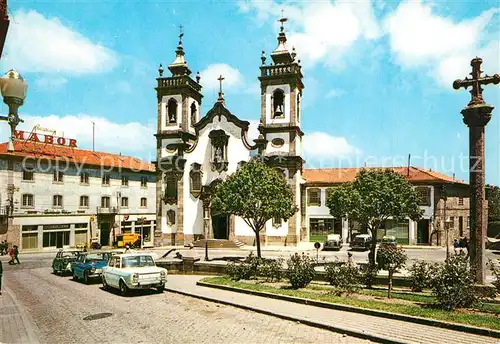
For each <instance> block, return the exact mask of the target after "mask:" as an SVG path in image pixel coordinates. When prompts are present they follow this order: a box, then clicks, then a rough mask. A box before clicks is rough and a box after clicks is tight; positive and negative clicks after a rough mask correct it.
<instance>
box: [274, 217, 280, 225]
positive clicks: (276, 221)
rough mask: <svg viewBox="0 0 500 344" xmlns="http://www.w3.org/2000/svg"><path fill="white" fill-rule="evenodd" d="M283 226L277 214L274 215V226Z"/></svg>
mask: <svg viewBox="0 0 500 344" xmlns="http://www.w3.org/2000/svg"><path fill="white" fill-rule="evenodd" d="M280 226H281V219H280V218H279V217H277V216H275V217H273V227H280Z"/></svg>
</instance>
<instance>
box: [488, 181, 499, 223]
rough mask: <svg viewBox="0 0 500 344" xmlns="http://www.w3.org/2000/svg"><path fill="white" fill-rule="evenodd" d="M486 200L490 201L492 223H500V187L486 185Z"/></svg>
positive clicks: (489, 214) (489, 215) (489, 216)
mask: <svg viewBox="0 0 500 344" xmlns="http://www.w3.org/2000/svg"><path fill="white" fill-rule="evenodd" d="M486 199H487V200H488V218H489V219H490V221H492V222H493V221H500V187H498V186H495V185H486Z"/></svg>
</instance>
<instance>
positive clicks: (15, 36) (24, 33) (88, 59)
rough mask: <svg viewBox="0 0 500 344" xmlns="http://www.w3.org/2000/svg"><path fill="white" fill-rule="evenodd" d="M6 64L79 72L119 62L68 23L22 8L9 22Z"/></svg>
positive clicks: (32, 69) (24, 69)
mask: <svg viewBox="0 0 500 344" xmlns="http://www.w3.org/2000/svg"><path fill="white" fill-rule="evenodd" d="M2 62H3V63H4V65H6V66H7V68H16V69H18V70H19V71H21V73H23V72H41V73H54V72H58V73H64V74H69V75H79V74H85V73H95V72H103V71H107V70H110V69H112V68H114V67H115V66H116V64H117V57H116V54H115V53H114V52H113V51H112V50H110V49H107V48H105V47H103V46H101V45H99V44H95V43H93V42H91V41H90V40H89V39H88V38H86V37H84V36H83V35H82V34H80V33H78V32H76V31H74V30H72V29H71V28H69V27H67V26H65V25H64V24H63V23H62V22H61V21H60V20H59V19H58V18H46V17H44V16H43V15H42V14H40V13H38V12H37V11H34V10H30V11H24V10H19V11H17V12H15V13H14V15H13V16H12V18H11V21H10V26H9V37H8V39H7V42H6V55H5V59H3V60H2Z"/></svg>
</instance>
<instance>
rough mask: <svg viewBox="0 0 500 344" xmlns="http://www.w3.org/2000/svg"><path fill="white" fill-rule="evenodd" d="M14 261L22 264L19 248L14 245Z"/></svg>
mask: <svg viewBox="0 0 500 344" xmlns="http://www.w3.org/2000/svg"><path fill="white" fill-rule="evenodd" d="M14 259H15V260H16V262H17V264H21V262H20V261H19V247H17V245H14Z"/></svg>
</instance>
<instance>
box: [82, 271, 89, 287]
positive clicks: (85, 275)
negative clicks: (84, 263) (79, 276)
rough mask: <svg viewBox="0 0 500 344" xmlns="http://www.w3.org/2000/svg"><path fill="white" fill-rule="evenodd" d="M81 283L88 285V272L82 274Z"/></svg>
mask: <svg viewBox="0 0 500 344" xmlns="http://www.w3.org/2000/svg"><path fill="white" fill-rule="evenodd" d="M83 283H85V284H89V272H88V271H84V272H83Z"/></svg>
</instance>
